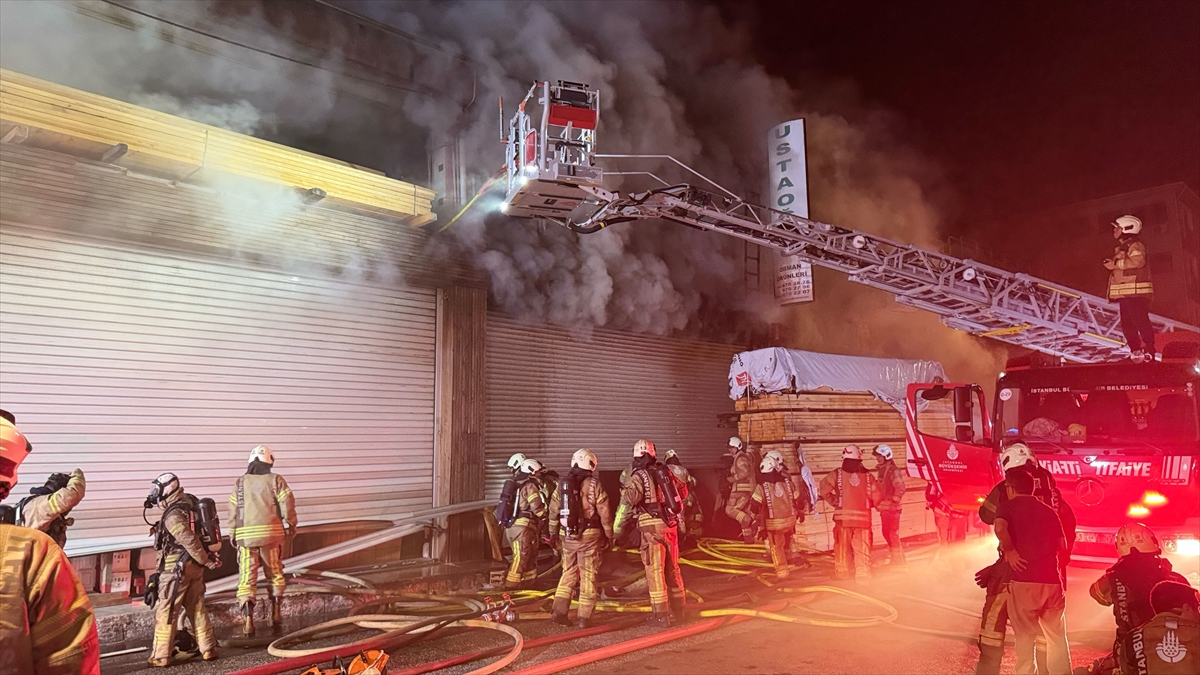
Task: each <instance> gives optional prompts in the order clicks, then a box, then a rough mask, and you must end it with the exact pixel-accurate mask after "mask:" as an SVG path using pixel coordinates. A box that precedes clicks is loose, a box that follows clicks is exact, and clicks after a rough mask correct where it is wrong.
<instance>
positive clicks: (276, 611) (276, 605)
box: [271, 598, 283, 629]
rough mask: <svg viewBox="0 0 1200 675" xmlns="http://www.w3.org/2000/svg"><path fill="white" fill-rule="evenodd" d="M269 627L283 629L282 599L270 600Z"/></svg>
mask: <svg viewBox="0 0 1200 675" xmlns="http://www.w3.org/2000/svg"><path fill="white" fill-rule="evenodd" d="M271 626H272V627H273V628H277V629H278V628H282V627H283V598H271Z"/></svg>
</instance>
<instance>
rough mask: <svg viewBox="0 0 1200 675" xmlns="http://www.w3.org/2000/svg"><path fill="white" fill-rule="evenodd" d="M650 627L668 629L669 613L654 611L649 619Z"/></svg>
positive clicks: (669, 623)
mask: <svg viewBox="0 0 1200 675" xmlns="http://www.w3.org/2000/svg"><path fill="white" fill-rule="evenodd" d="M650 625H651V626H657V627H659V628H670V627H671V614H670V612H664V611H659V610H654V614H653V615H651V618H650Z"/></svg>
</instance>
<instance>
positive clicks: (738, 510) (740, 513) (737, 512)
mask: <svg viewBox="0 0 1200 675" xmlns="http://www.w3.org/2000/svg"><path fill="white" fill-rule="evenodd" d="M753 494H754V493H753V492H746V491H741V490H739V491H734V492H730V493H729V501H728V502H726V503H725V513H726V515H728V516H729V517H730V518H733V519H734V520H736V521H737V523H738V525H739V526H741V528H742V536H743V537H749V536H751V535H753V534H754V514H753V513H751V512H750V497H751V495H753Z"/></svg>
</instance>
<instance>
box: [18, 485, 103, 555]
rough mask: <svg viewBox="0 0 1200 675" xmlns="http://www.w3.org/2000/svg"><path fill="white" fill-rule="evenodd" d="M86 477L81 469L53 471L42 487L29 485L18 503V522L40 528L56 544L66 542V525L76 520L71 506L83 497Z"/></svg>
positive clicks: (60, 544)
mask: <svg viewBox="0 0 1200 675" xmlns="http://www.w3.org/2000/svg"><path fill="white" fill-rule="evenodd" d="M86 490H87V481H86V480H85V479H84V477H83V471H81V470H79V469H75V470H74V471H72V472H71V474H70V475H67V474H65V473H52V474H50V477H49V478H47V479H46V484H45V485H43V486H41V487H35V488H30V489H29V496H28V497H26V498H24V499H22V500H21V501H20V502H18V503H17V525H21V526H23V527H30V528H33V529H35V530H41V531H42V532H45V533H46V534H47V535H49V536H50V538H51V539H53V540H54V543H56V544H58V546H59V548H62V547H64V546H66V545H67V528H68V527H70V526H71V525H73V524H74V523H75V519H74V518H71V517H69V514H70V513H71V509H73V508H75V507H76V506H78V505H79V502H81V501H83V494H84V492H85V491H86Z"/></svg>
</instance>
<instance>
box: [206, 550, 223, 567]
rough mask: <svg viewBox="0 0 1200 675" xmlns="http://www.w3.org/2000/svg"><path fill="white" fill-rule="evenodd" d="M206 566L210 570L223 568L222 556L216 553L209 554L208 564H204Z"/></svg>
mask: <svg viewBox="0 0 1200 675" xmlns="http://www.w3.org/2000/svg"><path fill="white" fill-rule="evenodd" d="M204 566H205V567H207V568H208V569H210V570H215V569H217V568H218V567H220V566H221V556H219V555H217V554H216V553H209V554H208V562H206V563H204Z"/></svg>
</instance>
